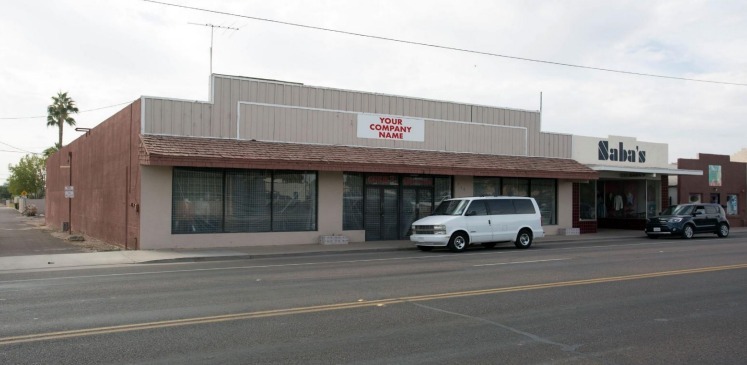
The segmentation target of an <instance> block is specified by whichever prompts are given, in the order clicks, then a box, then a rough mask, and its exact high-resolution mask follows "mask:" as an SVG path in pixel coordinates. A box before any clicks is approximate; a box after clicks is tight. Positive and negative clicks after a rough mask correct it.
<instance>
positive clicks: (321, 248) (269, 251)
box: [0, 230, 644, 273]
mask: <svg viewBox="0 0 747 365" xmlns="http://www.w3.org/2000/svg"><path fill="white" fill-rule="evenodd" d="M643 236H644V235H643V233H642V232H640V231H637V230H636V231H626V230H601V231H600V232H598V233H592V234H584V235H577V236H547V237H543V238H539V239H537V240H535V242H534V245H538V246H539V245H545V244H549V243H553V242H568V241H587V240H605V239H621V238H626V237H629V238H634V237H638V238H640V237H643ZM505 245H510V243H505ZM397 250H417V248H416V247H415V245H414V244H413V243H412V242H410V241H373V242H372V241H369V242H353V243H349V244H345V245H321V244H304V245H272V246H247V247H226V248H206V249H171V250H139V251H109V252H90V253H66V254H52V255H29V256H8V257H0V272H6V273H7V272H11V271H18V270H38V269H59V268H71V267H80V268H91V267H96V266H103V265H127V264H140V263H164V262H196V261H211V260H231V259H256V258H267V257H278V256H305V255H322V254H335V253H345V252H376V251H397Z"/></svg>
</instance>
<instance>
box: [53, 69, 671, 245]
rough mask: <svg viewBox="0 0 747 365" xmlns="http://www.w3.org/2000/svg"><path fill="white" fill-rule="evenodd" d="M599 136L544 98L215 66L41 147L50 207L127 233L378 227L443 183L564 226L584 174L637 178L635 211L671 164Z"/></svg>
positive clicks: (236, 235) (441, 189) (440, 193)
mask: <svg viewBox="0 0 747 365" xmlns="http://www.w3.org/2000/svg"><path fill="white" fill-rule="evenodd" d="M608 142H609V146H610V147H609V150H608V151H607V153H608V155H606V156H608V157H609V156H616V158H617V159H618V160H617V161H614V163H611V162H608V163H603V164H599V165H600V166H602V167H599V166H596V165H597V164H595V163H590V162H589V160H588V159H587V157H586V154H588V151H587V150H588V149H589V146H591V145H593V149H592V150H591V151H592V155H593V156H595V157H596V156H597V147H598V146H601V145H599V143H598V142H595V141H592V139H591V137H579V136H572V135H570V134H559V133H548V132H543V131H542V129H541V115H540V112H538V111H529V110H516V109H507V108H496V107H489V106H481V105H469V104H461V103H454V102H446V101H435V100H426V99H420V98H412V97H403V96H393V95H383V94H375V93H365V92H357V91H349V90H339V89H331V88H323V87H314V86H307V85H303V84H298V83H289V82H281V81H273V80H263V79H255V78H243V77H234V76H225V75H212V77H211V97H210V99H209V101H207V102H201V101H188V100H175V99H168V98H159V97H141V98H140V99H138V100H136V101H134V102H133V103H132V104H130V105H128V106H127V107H125V108H124V109H122V110H121V111H119V112H118V113H116V114H115V115H114V116H112V117H111V118H109V119H108V120H106V121H105V122H103V123H101V124H100V125H99V126H97V127H96V128H93V129H92V130H90V131H89V132H87V133H86V134H85V135H82V136H81V137H79V138H78V139H76V140H75V141H73V142H72V143H70V144H69V145H67V146H65V147H63V148H62V149H61V150H60V151H59V152H58V153H56V154H55V155H53V156H51V157H50V158H49V159H48V162H47V216H46V219H47V224H48V225H49V226H52V227H58V228H62V227H64V226H68V227H70V228H71V229H72V231H74V232H82V233H85V234H88V235H91V236H94V237H98V238H101V239H103V240H106V241H108V242H111V243H116V244H120V245H122V246H124V247H126V248H128V249H158V248H175V247H229V246H247V245H268V244H278V245H280V244H302V243H308V244H312V243H318V242H319V241H320V238H323V237H327V238H328V237H345V238H346V239H348V240H349V241H353V242H354V241H378V240H394V239H406V238H407V236H408V234H409V229H410V224H411V222H413V221H414V220H416V219H418V218H420V217H423V216H426V215H428V214H429V213H430V212H431V211H432V209H433V207H434V206H435V205H436V204H438V203H439V202H440V201H441V200H442V199H445V198H448V197H452V196H453V197H462V196H472V195H516V196H532V197H535V198H536V200H537V201H538V203H539V205H540V208H541V210H542V220H543V226H544V228H545V231H546V232H548V233H549V234H552V233H555V232H564V231H565V232H567V231H568V229H571V228H579V227H582V228H583V227H587V228H588V227H592V225H591V224H589V223H588V222H590V220H589V218H588V216H587V215H586V214H587V213H586V211H587V210H588V209H589V208H588V207H586V206H585V204H588V202H587V201H586V200H584V199H581V198H580V197H582V196H586V195H585V194H587V192H586V190H585V189H587V187H588V186H593V187H594V189H595V190H594V192H593V193H592V197H593V198H596V194H597V193H604V195H606V194H607V193H608V192H610V193H611V192H613V191H612V188H613V187H614V184H613V183H614V180H619V181H625V182H629V181H632V180H631V179H634V180H635V181H638V182H637V183H636V184H637V185H635V190H634V194H639V195H636V198H635V199H643V200H644V201H645V202H646V204H641V205H640V206H638V205H636V206H635V208H633V209H634V212H635V214H637V215H636V217H637V218H641V217H642V216H641V215H640V214H641V213H643V214H646V212H647V209H648V203H649V202H650V201H651V200H652V199H653V200H655V201H656V202H659V201H663V200H664V199H665V197H664V196H662V191H663V192H666V189H665V187H664V186H662V181H666V180H665V178H664V176H665V175H666V174H668V173H679V172H681V171H679V170H676V169H671V168H665V167H663V165H662V166H659V165H660V164H659V158H660V157H656V154H660V153H663V154H664V156H663V158H664V161H665V160H666V145H663V146H660V145H656V146H649V145H641V144H638V146H637V147H635V146H633V145H634V144H635V142H633V143H630V144H629V142H628V141H625V142H624V144H622V143H621V144H620V145H619V148H618V147H617V146H618V145H617V144H616V143H618V142H617V141H616V140H613V139H612V137H610V140H609V141H608ZM654 147H655V148H654ZM636 148H637V150H636ZM630 150H634V151H635V155H634V156H633V153H632V152H630V154H629V151H630ZM649 151H652V152H649ZM653 151H656V152H653ZM640 152H643V156H645V157H646V158H645V160H646V161H641V159H640V156H642V155H641V154H640ZM599 155H600V156H601V152H599ZM622 156H624V160H625V161H621V160H619V159H621V158H623V157H622ZM631 159H633V160H634V161H631ZM596 161H597V160H595V161H594V162H596ZM651 161H656V164H651ZM628 163H631V164H635V168H633V169H632V170H631V169H630V168H629V167H626V166H627V164H628ZM631 174H632V175H631ZM639 174H643V175H639ZM613 175H614V176H613ZM644 175H645V176H644ZM600 178H602V179H603V180H601V181H600V182H597V180H599V179H600ZM649 182H651V184H649ZM599 184H602V185H601V189H600V188H599V187H600V185H599ZM607 184H609V185H607ZM641 184H643V185H641ZM664 185H666V184H664ZM626 187H627V185H623V186H622V188H621V189H622V190H620V194H627V192H628V191H627V190H626V189H625V188H626ZM616 191H617V190H615V192H616ZM649 193H651V195H649ZM664 195H666V193H664ZM625 196H626V197H627V195H625ZM613 203H614V202H613ZM591 204H592V205H591V206H592V207H597V204H598V203H597V202H596V201H593V202H591ZM592 211H594V212H596V210H595V209H592ZM595 218H596V217H595ZM602 218H604V219H607V218H608V217H607V216H606V215H605V216H604V217H600V219H602ZM610 218H623V217H610ZM613 221H614V220H613ZM584 222H586V223H584ZM595 222H596V221H595ZM612 225H614V224H612ZM597 226H599V227H602V226H604V221H602V220H600V221H599V223H594V224H593V227H594V229H596V227H597Z"/></svg>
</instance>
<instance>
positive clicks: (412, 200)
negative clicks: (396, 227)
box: [399, 186, 433, 239]
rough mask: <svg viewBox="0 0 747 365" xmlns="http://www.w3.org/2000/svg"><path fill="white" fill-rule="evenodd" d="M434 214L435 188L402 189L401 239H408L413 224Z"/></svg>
mask: <svg viewBox="0 0 747 365" xmlns="http://www.w3.org/2000/svg"><path fill="white" fill-rule="evenodd" d="M431 212H433V187H432V186H419V187H404V188H402V215H401V216H400V236H399V238H400V239H408V237H409V236H410V227H411V226H412V222H415V221H416V220H418V219H420V218H423V217H427V216H429V215H431Z"/></svg>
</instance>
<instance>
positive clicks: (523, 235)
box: [514, 229, 534, 248]
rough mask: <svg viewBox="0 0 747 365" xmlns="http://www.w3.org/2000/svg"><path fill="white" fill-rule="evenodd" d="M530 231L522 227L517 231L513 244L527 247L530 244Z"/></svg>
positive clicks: (518, 246)
mask: <svg viewBox="0 0 747 365" xmlns="http://www.w3.org/2000/svg"><path fill="white" fill-rule="evenodd" d="M533 238H534V237H533V236H532V231H530V230H528V229H522V230H521V231H519V234H518V235H517V236H516V241H514V245H516V247H517V248H529V246H531V245H532V240H533Z"/></svg>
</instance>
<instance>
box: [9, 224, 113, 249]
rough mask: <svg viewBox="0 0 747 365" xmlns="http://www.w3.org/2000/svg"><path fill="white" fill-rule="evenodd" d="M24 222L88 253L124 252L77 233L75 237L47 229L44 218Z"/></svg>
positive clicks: (111, 245) (109, 244)
mask: <svg viewBox="0 0 747 365" xmlns="http://www.w3.org/2000/svg"><path fill="white" fill-rule="evenodd" d="M23 220H24V222H25V223H26V224H28V225H29V226H31V227H33V228H35V229H39V230H41V231H44V232H46V233H48V234H49V235H51V236H52V237H55V238H59V239H60V240H63V241H65V243H67V244H69V245H71V246H76V247H79V248H81V249H83V250H84V251H86V252H105V251H121V250H122V248H121V247H119V246H117V245H113V244H111V243H106V242H104V241H102V240H99V239H96V238H93V237H89V236H87V235H85V234H81V233H75V234H74V235H72V236H71V235H70V234H68V233H67V232H61V231H58V230H55V229H52V228H50V227H47V226H46V224H45V223H44V217H43V216H31V217H27V216H24V217H23ZM81 236H82V237H83V240H82V241H81V240H78V239H77V237H81ZM71 237H72V238H73V240H71V239H70V238H71Z"/></svg>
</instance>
